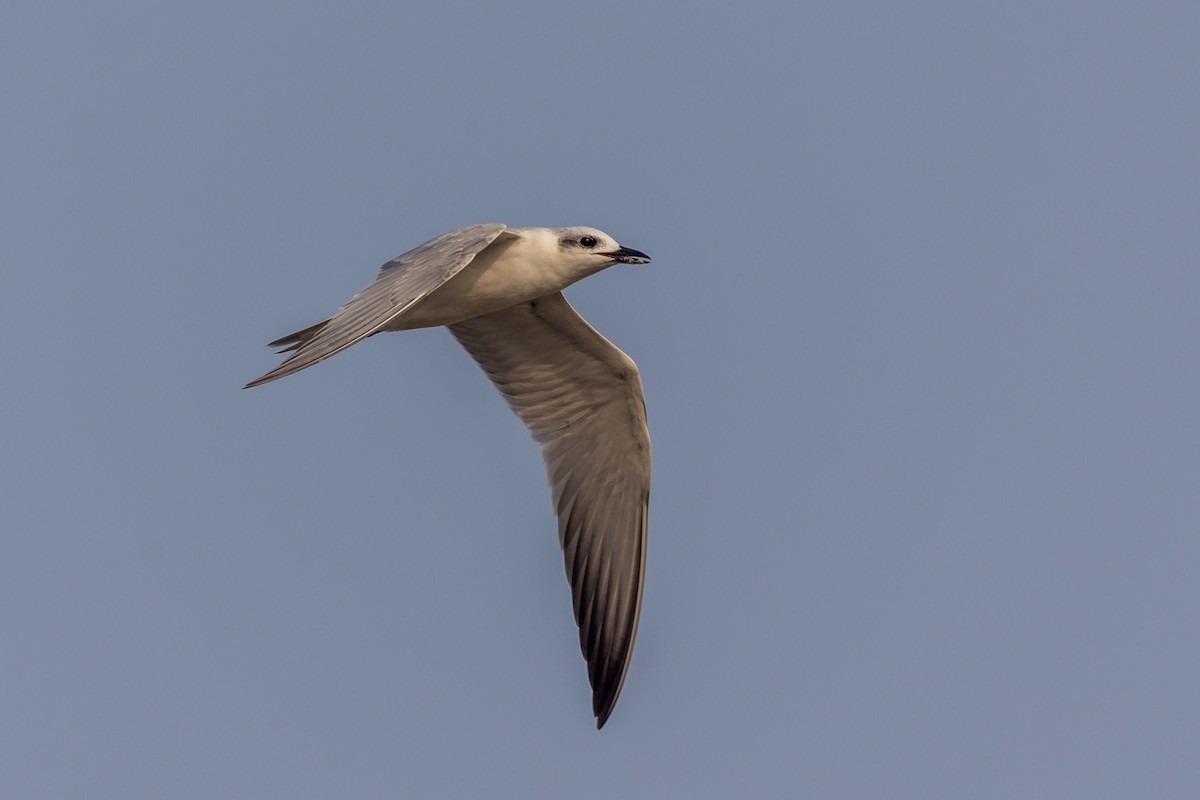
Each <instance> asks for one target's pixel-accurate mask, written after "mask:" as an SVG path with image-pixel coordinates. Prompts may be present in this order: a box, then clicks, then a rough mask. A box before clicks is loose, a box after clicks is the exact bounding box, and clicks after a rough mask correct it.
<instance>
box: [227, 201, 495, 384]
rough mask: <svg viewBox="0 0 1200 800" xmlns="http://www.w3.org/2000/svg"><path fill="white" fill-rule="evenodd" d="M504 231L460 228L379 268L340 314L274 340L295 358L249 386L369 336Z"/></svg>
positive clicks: (491, 227) (295, 369)
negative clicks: (373, 277)
mask: <svg viewBox="0 0 1200 800" xmlns="http://www.w3.org/2000/svg"><path fill="white" fill-rule="evenodd" d="M504 230H505V226H504V225H501V224H499V223H492V224H487V225H471V226H468V227H466V228H459V229H458V230H453V231H450V232H449V233H443V234H442V235H441V236H439V237H437V238H436V239H430V240H429V241H428V242H426V243H425V244H423V245H421V246H420V247H417V248H415V249H413V250H409V251H408V252H407V253H405V254H404V255H402V256H398V257H396V258H394V259H392V260H391V261H389V262H388V263H386V264H384V265H383V267H382V268H380V270H379V275H378V276H376V278H375V282H374V283H372V284H371V285H370V286H368V287H366V288H365V289H363V290H362V291H361V292H359V293H358V294H356V295H354V297H353V298H351V300H350V302H348V303H346V305H344V306H342V309H341V310H340V311H338V313H336V314H334V315H333V316H332V317H330V318H329V319H327V320H325V321H323V322H318V323H317V324H316V325H312V326H309V327H307V328H305V329H304V330H302V331H296V332H295V333H292V334H289V335H287V336H284V337H283V338H282V339H276V340H275V341H273V342H271V344H270V345H269V347H283V349H282V350H281V351H280V352H281V353H289V352H290V353H291V355H290V356H288V357H287V359H286V360H285V361H284V362H283V363H282V364H280V365H279V366H278V367H276V368H275V369H273V370H271V371H270V372H268V373H267V374H265V375H263V376H262V377H261V378H257V379H255V380H253V381H250V383H248V384H246V388H247V389H249V388H250V387H251V386H258V385H259V384H262V383H267V382H268V381H273V380H276V379H277V378H282V377H284V376H285V375H291V374H292V373H293V372H299V371H300V370H302V369H304V368H305V367H311V366H312V365H313V364H316V363H317V362H318V361H323V360H325V359H326V358H329V357H330V356H331V355H333V354H335V353H338V352H341V351H342V350H345V349H346V348H347V347H349V346H350V345H352V344H354V343H355V342H357V341H359V340H360V339H362V338H363V337H366V336H370V335H371V334H372V333H374V332H375V331H377V330H379V329H380V328H381V327H383V326H384V325H386V324H387V323H388V322H390V321H391V320H393V319H395V318H396V317H398V316H399V315H400V314H403V313H404V312H405V311H406V310H408V309H409V308H410V307H412V305H413V304H414V303H416V302H417V301H418V300H420V299H421V298H423V297H425V296H426V295H427V294H429V293H430V292H432V291H433V290H434V289H436V288H438V287H439V286H441V285H442V284H443V283H445V282H446V281H448V280H450V279H451V278H452V277H454V276H455V275H457V274H458V273H459V272H460V271H461V270H462V268H463V267H465V266H466V265H467V264H469V263H470V262H471V259H473V258H474V257H475V256H476V255H478V254H479V253H480V252H481V251H482V250H483V249H484V248H486V247H487V246H488V245H490V244H491V243H492V242H494V241H496V239H497V237H499V236H500V234H502V233H503V232H504Z"/></svg>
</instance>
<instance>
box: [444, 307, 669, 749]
mask: <svg viewBox="0 0 1200 800" xmlns="http://www.w3.org/2000/svg"><path fill="white" fill-rule="evenodd" d="M449 327H450V331H451V333H453V334H454V336H455V338H457V339H458V341H459V342H460V343H461V344H462V345H463V347H465V348H466V349H467V351H468V352H469V353H470V354H471V355H472V356H473V357H474V358H475V360H476V361H477V362H478V363H479V365H480V366H481V367H482V368H483V370H484V372H486V373H487V375H488V377H489V378H491V380H492V382H493V383H494V384H495V385H496V388H497V389H499V390H500V393H501V394H502V395H503V396H504V398H505V399H506V400H507V401H508V403H509V405H510V406H511V407H512V409H513V410H514V411H515V412H516V413H517V416H519V417H520V418H521V420H522V421H523V422H524V423H525V425H526V426H527V427H528V428H529V430H530V432H531V433H532V434H533V438H534V440H535V441H537V442H538V444H539V445H541V448H542V455H543V457H544V459H545V462H546V473H547V476H548V477H549V480H550V487H551V492H552V498H553V502H554V508H555V511H556V513H557V515H558V530H559V540H560V542H561V544H562V548H563V555H564V557H565V560H566V570H567V579H568V580H569V581H570V584H571V596H572V600H573V605H574V609H575V620H576V622H577V623H578V624H579V641H580V646H581V648H582V650H583V656H584V658H585V659H586V660H587V664H588V676H589V678H590V679H591V684H592V690H593V696H592V706H593V711H594V713H595V715H596V719H597V725H598V726H603V725H604V722H605V721H606V720H607V719H608V715H609V714H610V713H611V712H612V709H613V706H614V705H615V704H616V702H617V697H618V695H619V694H620V692H621V686H622V684H623V682H624V679H625V673H626V670H627V669H628V667H629V659H630V656H631V655H632V652H633V643H634V638H635V636H636V634H637V623H638V615H639V613H640V610H641V602H642V583H643V578H644V573H645V564H646V515H647V509H648V503H649V497H650V436H649V432H648V431H647V428H646V407H645V402H644V400H643V395H642V384H641V378H640V377H639V375H638V371H637V366H636V365H635V364H634V363H633V361H632V360H631V359H630V358H629V357H628V356H626V355H625V354H624V353H622V352H621V351H620V350H618V349H617V348H616V347H614V346H613V345H612V344H611V343H610V342H609V341H608V340H607V339H605V338H604V337H603V336H601V335H600V334H599V333H598V332H597V331H596V330H595V329H593V328H592V327H591V326H590V325H588V324H587V322H586V321H584V319H583V318H582V317H580V316H579V315H578V314H577V313H576V312H575V310H574V309H573V308H571V306H570V305H569V304H568V303H567V301H566V300H565V299H564V298H563V296H562V295H561V294H553V295H549V296H547V297H543V298H539V299H537V300H534V301H532V302H528V303H522V304H520V305H518V306H515V307H513V308H510V309H505V310H503V311H498V312H495V313H492V314H486V315H484V316H482V317H476V318H475V319H470V320H466V321H465V322H460V323H457V324H454V325H451V326H449Z"/></svg>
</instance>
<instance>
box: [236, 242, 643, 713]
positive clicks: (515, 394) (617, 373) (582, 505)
mask: <svg viewBox="0 0 1200 800" xmlns="http://www.w3.org/2000/svg"><path fill="white" fill-rule="evenodd" d="M649 261H650V258H649V256H647V255H646V254H645V253H642V252H639V251H637V250H633V249H632V248H628V247H621V246H620V245H619V244H617V242H616V241H615V240H613V238H612V237H611V236H609V235H608V234H606V233H604V232H603V231H598V230H596V229H594V228H578V227H577V228H509V227H507V226H505V225H500V224H488V225H471V226H468V227H465V228H459V229H458V230H454V231H450V232H449V233H444V234H442V235H441V236H438V237H437V238H436V239H432V240H430V241H428V242H426V243H425V244H423V245H421V246H420V247H417V248H415V249H413V250H410V251H408V252H407V253H405V254H404V255H402V256H399V257H398V258H395V259H393V260H392V261H389V262H388V263H386V264H384V265H383V267H382V268H381V269H380V270H379V275H378V276H377V277H376V278H375V282H374V283H372V284H371V285H370V286H367V287H366V288H365V289H363V290H362V291H360V292H359V293H358V294H356V295H354V297H353V298H351V300H350V302H348V303H346V305H344V306H342V309H341V310H340V311H338V313H336V314H334V315H333V316H332V317H330V318H329V319H327V320H324V321H322V322H318V323H317V324H316V325H312V326H310V327H307V328H305V329H304V330H302V331H297V332H296V333H293V334H290V335H288V336H284V337H283V338H282V339H278V340H276V341H274V342H271V345H270V346H271V347H281V348H283V349H282V350H280V353H290V355H289V356H288V357H287V359H286V360H284V362H283V363H282V364H280V365H279V366H278V367H276V368H275V369H273V370H271V371H270V372H268V373H266V374H265V375H263V376H262V377H261V378H257V379H256V380H253V381H251V382H250V383H248V384H247V385H246V388H249V387H251V386H258V385H259V384H263V383H267V382H269V381H273V380H276V379H277V378H282V377H284V376H285V375H291V374H292V373H293V372H299V371H300V370H302V369H305V368H306V367H311V366H312V365H313V364H316V363H317V362H318V361H323V360H324V359H326V358H329V357H330V356H332V355H334V354H335V353H338V352H340V351H342V350H345V349H346V348H347V347H349V346H350V345H352V344H354V343H355V342H357V341H359V340H360V339H364V338H366V337H368V336H371V335H372V334H375V333H379V332H380V331H402V330H408V329H410V328H428V327H434V326H438V325H445V326H446V327H448V328H449V329H450V333H452V334H453V335H454V338H456V339H457V340H458V341H459V343H460V344H461V345H462V346H463V347H464V348H466V350H467V352H468V353H470V354H471V356H472V357H473V358H474V359H475V360H476V361H477V362H478V363H479V366H480V367H482V368H483V371H484V372H485V373H487V376H488V378H490V379H491V381H492V383H493V384H495V386H496V388H497V389H499V390H500V394H502V395H503V396H504V399H505V400H506V401H508V404H509V406H511V407H512V410H513V411H514V412H516V414H517V416H518V417H520V418H521V421H522V422H524V423H525V425H526V427H528V428H529V431H530V433H531V434H533V438H534V440H535V441H536V442H537V443H538V444H539V445H540V446H541V448H542V458H543V459H544V461H545V464H546V474H547V477H548V478H549V481H550V492H551V499H552V501H553V504H554V510H555V513H556V514H557V515H558V540H559V543H560V544H561V545H562V550H563V555H564V557H565V559H566V567H567V580H568V581H569V582H570V584H571V600H572V604H573V606H574V609H575V621H576V622H577V623H578V625H579V643H580V647H581V648H582V650H583V657H584V659H585V660H586V661H587V665H588V677H589V679H590V681H591V685H592V711H593V713H594V714H595V716H596V727H597V728H601V727H603V726H604V723H605V721H607V720H608V716H609V714H611V713H612V710H613V706H614V705H615V704H616V702H617V696H618V695H619V694H620V693H621V686H622V684H623V683H624V681H625V673H626V670H627V669H628V668H629V658H630V655H631V654H632V652H633V640H634V637H635V635H636V634H637V625H638V614H639V612H640V611H641V606H642V583H643V579H644V576H645V569H646V514H647V509H648V504H649V500H650V434H649V431H648V430H647V428H646V404H645V400H644V398H643V395H642V382H641V378H640V377H639V375H638V369H637V365H636V364H634V363H633V359H631V358H630V357H629V356H627V355H625V354H624V353H622V352H621V351H620V350H618V349H617V348H616V347H615V346H613V344H612V343H611V342H609V341H608V340H607V339H605V338H604V337H603V336H601V335H600V334H599V333H598V332H597V331H596V329H595V328H593V327H592V326H591V325H589V324H588V323H587V322H586V321H585V320H584V319H583V317H581V316H579V314H577V313H576V312H575V309H573V308H571V306H570V304H569V303H567V301H566V299H565V298H564V297H563V296H562V290H563V288H565V287H567V286H570V285H571V284H572V283H575V282H576V281H578V280H580V279H581V278H586V277H587V276H588V275H591V274H593V273H596V272H599V271H600V270H602V269H605V268H607V267H610V266H612V265H613V264H618V263H620V264H645V263H647V262H649Z"/></svg>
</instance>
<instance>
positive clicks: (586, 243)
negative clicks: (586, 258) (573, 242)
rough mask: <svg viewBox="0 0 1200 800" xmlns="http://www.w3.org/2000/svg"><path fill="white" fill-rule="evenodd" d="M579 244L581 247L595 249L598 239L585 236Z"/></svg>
mask: <svg viewBox="0 0 1200 800" xmlns="http://www.w3.org/2000/svg"><path fill="white" fill-rule="evenodd" d="M579 244H580V246H581V247H595V246H596V237H595V236H583V237H581V238H580V239H579Z"/></svg>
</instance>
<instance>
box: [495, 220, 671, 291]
mask: <svg viewBox="0 0 1200 800" xmlns="http://www.w3.org/2000/svg"><path fill="white" fill-rule="evenodd" d="M512 231H513V233H516V234H517V235H519V236H521V238H523V239H526V240H527V242H528V243H529V244H530V245H531V246H533V247H534V248H536V250H537V251H539V256H541V257H542V258H545V259H546V260H548V261H553V262H555V263H556V264H557V265H559V268H560V269H561V268H562V267H566V269H567V270H569V271H570V272H572V273H576V274H577V275H578V277H580V278H581V277H584V276H585V275H591V274H592V273H595V272H599V271H600V270H602V269H604V268H605V267H611V266H612V265H613V264H646V263H648V262H649V261H650V256H648V255H646V254H645V253H643V252H641V251H640V250H634V249H633V248H631V247H622V246H621V245H619V244H617V240H616V239H614V238H613V237H611V236H609V235H608V234H607V233H605V232H604V231H600V230H596V229H595V228H584V227H573V228H515V229H512ZM577 279H578V278H577Z"/></svg>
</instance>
